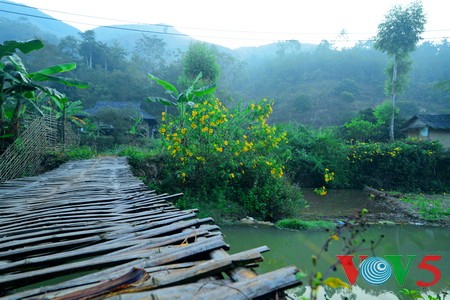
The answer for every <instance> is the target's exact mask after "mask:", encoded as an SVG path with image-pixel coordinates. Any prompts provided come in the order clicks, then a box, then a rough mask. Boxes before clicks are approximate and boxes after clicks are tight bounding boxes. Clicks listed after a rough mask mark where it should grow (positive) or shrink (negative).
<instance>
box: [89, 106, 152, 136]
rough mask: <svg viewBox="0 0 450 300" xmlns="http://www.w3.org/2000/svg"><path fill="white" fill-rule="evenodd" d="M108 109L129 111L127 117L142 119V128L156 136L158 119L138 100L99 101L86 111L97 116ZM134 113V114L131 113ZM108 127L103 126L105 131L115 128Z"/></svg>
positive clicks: (147, 133)
mask: <svg viewBox="0 0 450 300" xmlns="http://www.w3.org/2000/svg"><path fill="white" fill-rule="evenodd" d="M106 109H114V110H120V111H121V112H128V114H130V115H129V116H127V117H133V116H135V117H138V118H141V119H142V125H141V128H142V129H143V130H144V131H145V135H146V136H151V137H154V133H155V132H156V127H157V125H158V121H157V120H156V118H155V117H153V116H152V115H150V114H148V113H147V112H145V111H144V110H142V107H141V104H140V103H136V102H116V101H97V103H96V104H95V106H94V107H92V108H88V109H85V110H84V111H85V112H86V113H88V114H89V115H92V116H94V117H95V116H96V115H97V114H99V113H100V112H101V111H104V110H106ZM131 114H132V115H131ZM107 127H108V128H102V129H103V130H104V131H108V130H114V128H112V127H111V125H109V126H107Z"/></svg>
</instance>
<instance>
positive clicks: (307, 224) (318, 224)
mask: <svg viewBox="0 0 450 300" xmlns="http://www.w3.org/2000/svg"><path fill="white" fill-rule="evenodd" d="M276 225H277V227H279V228H285V229H295V230H323V229H331V228H334V227H335V226H336V224H334V222H331V221H304V220H299V219H283V220H280V221H278V222H277V224H276Z"/></svg>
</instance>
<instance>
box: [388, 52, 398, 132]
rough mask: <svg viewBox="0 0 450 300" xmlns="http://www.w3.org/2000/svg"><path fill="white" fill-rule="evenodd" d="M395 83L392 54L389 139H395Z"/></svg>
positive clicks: (395, 62)
mask: <svg viewBox="0 0 450 300" xmlns="http://www.w3.org/2000/svg"><path fill="white" fill-rule="evenodd" d="M396 84H397V55H394V66H393V68H392V82H391V98H392V113H391V124H390V125H389V139H390V140H391V141H394V140H395V136H394V122H395V97H396V90H395V88H396Z"/></svg>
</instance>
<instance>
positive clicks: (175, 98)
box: [147, 72, 216, 126]
mask: <svg viewBox="0 0 450 300" xmlns="http://www.w3.org/2000/svg"><path fill="white" fill-rule="evenodd" d="M148 77H149V78H150V79H151V80H153V81H154V82H155V83H157V84H158V85H160V86H162V87H163V88H164V89H165V90H166V94H169V96H170V98H171V99H168V98H164V97H148V98H147V101H149V102H153V103H160V104H162V105H165V106H175V107H176V108H177V110H178V113H179V114H180V116H181V120H182V123H183V122H184V116H185V113H186V108H187V107H193V106H194V104H195V102H194V101H195V100H197V99H200V98H201V97H203V96H206V95H208V94H211V93H213V92H214V91H215V90H216V84H215V83H213V84H209V85H206V86H203V87H200V88H197V89H196V88H195V85H196V84H197V83H198V82H199V80H200V79H201V78H202V73H201V72H200V73H199V74H198V75H197V77H196V78H195V80H194V81H193V82H192V84H191V85H190V86H189V87H188V88H187V89H186V91H184V92H181V93H180V92H178V90H177V88H176V87H175V86H174V85H173V84H171V83H170V82H167V81H164V80H162V79H159V78H157V77H156V76H154V75H152V74H149V75H148ZM181 126H183V124H181Z"/></svg>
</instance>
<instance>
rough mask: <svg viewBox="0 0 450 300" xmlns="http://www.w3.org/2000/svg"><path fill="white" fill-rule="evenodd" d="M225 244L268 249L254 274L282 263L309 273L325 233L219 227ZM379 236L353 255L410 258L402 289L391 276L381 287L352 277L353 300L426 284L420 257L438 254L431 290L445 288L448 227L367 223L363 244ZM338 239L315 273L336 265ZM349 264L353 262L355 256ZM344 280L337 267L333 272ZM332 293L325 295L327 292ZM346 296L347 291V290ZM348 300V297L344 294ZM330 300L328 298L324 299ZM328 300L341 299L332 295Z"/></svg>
mask: <svg viewBox="0 0 450 300" xmlns="http://www.w3.org/2000/svg"><path fill="white" fill-rule="evenodd" d="M221 229H222V232H223V233H224V234H225V240H226V241H227V242H228V243H229V244H230V245H231V249H230V252H231V253H237V252H240V251H244V250H248V249H251V248H255V247H259V246H262V245H267V246H268V247H269V248H270V249H271V251H269V252H267V253H263V256H264V262H262V263H261V264H260V267H259V268H257V272H258V273H265V272H269V271H272V270H275V269H277V268H281V267H284V266H287V265H296V266H297V267H298V268H300V269H302V270H303V271H305V272H307V273H308V272H311V271H313V267H312V263H311V256H312V255H313V254H314V255H315V254H317V253H318V252H319V251H320V249H321V247H322V245H323V243H324V241H325V240H326V239H327V237H328V236H329V234H328V233H326V232H313V231H288V230H281V229H276V228H274V227H270V226H262V225H259V226H251V225H233V226H222V227H221ZM381 234H383V235H384V236H385V238H384V239H383V240H382V242H381V243H380V245H379V246H378V247H377V248H376V249H375V253H371V251H370V250H366V251H361V252H360V253H357V254H366V255H369V256H374V255H376V256H381V257H382V256H384V255H405V256H406V255H416V256H417V257H416V258H415V260H414V261H413V263H412V266H411V269H410V271H409V273H408V275H407V277H406V281H405V284H404V286H402V287H400V286H398V284H397V282H396V280H395V278H394V277H393V276H391V278H390V279H389V280H388V281H387V282H386V283H385V284H383V285H379V286H373V285H370V284H368V283H366V282H365V281H364V280H363V279H362V278H358V279H357V281H356V285H355V286H354V288H353V290H352V293H353V294H355V295H358V297H357V299H397V296H396V293H397V291H398V290H400V289H401V288H408V289H417V290H418V289H420V288H419V287H417V286H416V284H415V283H416V281H417V280H422V281H431V280H432V278H433V276H432V275H431V273H429V272H428V271H425V270H420V269H418V264H419V262H420V261H421V260H422V258H423V256H424V255H441V256H442V259H441V260H440V261H439V262H434V263H433V264H434V265H435V266H437V267H438V268H439V269H440V271H441V280H440V281H439V282H438V284H436V285H434V286H433V287H432V290H434V291H441V290H450V231H449V230H448V228H439V227H421V226H413V225H395V226H379V225H376V226H375V225H373V226H371V227H369V229H368V231H367V232H365V233H363V235H364V237H365V238H366V240H368V241H370V240H371V239H373V240H376V239H378V237H379V236H380V235H381ZM341 248H342V243H341V241H336V242H333V245H332V247H330V249H329V251H328V252H326V253H325V254H324V255H323V256H322V258H321V259H320V261H319V263H318V271H321V272H325V271H326V270H327V269H328V267H329V266H330V265H332V264H333V263H334V262H335V261H336V257H335V255H339V254H344V253H342V249H341ZM354 262H355V265H356V266H357V265H358V264H359V262H358V260H357V259H356V258H355V260H354ZM333 276H335V277H339V278H341V279H342V280H343V281H344V282H348V280H347V279H346V276H345V274H344V272H343V270H342V268H341V267H339V268H338V270H337V272H336V273H334V274H333ZM332 292H335V291H330V293H332ZM347 294H348V292H347ZM349 295H350V296H351V297H353V296H352V294H351V293H350V294H349ZM329 296H331V294H330V295H329ZM332 299H341V297H340V296H339V295H337V294H336V295H335V296H334V297H333V298H332Z"/></svg>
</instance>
